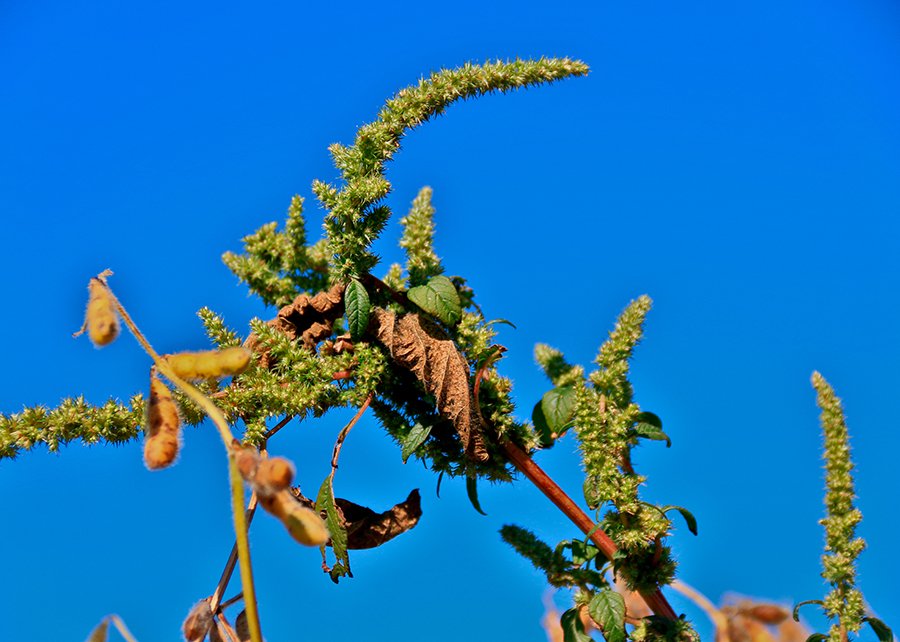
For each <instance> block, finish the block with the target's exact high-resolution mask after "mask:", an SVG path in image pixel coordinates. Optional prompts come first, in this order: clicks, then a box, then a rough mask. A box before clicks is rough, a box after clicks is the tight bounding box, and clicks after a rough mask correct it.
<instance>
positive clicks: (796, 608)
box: [792, 600, 825, 622]
mask: <svg viewBox="0 0 900 642" xmlns="http://www.w3.org/2000/svg"><path fill="white" fill-rule="evenodd" d="M807 604H818V605H819V606H825V603H824V602H823V601H822V600H804V601H803V602H798V603H797V604H796V605H795V606H794V612H793V613H792V615H793V618H794V622H799V621H800V607H801V606H805V605H807Z"/></svg>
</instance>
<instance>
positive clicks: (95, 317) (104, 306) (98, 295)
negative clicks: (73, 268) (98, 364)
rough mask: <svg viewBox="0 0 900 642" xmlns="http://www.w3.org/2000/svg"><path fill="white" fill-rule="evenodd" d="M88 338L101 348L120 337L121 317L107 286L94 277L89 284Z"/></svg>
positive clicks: (86, 320) (86, 315)
mask: <svg viewBox="0 0 900 642" xmlns="http://www.w3.org/2000/svg"><path fill="white" fill-rule="evenodd" d="M85 325H87V330H88V336H90V338H91V341H92V342H93V343H94V345H95V346H97V347H98V348H101V347H103V346H105V345H109V344H110V343H112V342H113V341H114V340H115V338H116V337H117V336H119V315H118V314H116V308H115V305H114V304H113V298H112V294H110V292H109V290H108V289H107V288H106V284H105V283H104V282H103V281H101V280H100V279H98V278H97V277H94V278H92V279H91V281H90V283H89V284H88V306H87V313H86V314H85Z"/></svg>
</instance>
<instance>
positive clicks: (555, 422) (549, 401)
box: [541, 386, 577, 435]
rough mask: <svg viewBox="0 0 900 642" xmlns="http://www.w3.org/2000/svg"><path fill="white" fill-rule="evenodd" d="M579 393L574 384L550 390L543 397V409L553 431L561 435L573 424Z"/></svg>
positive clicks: (548, 424)
mask: <svg viewBox="0 0 900 642" xmlns="http://www.w3.org/2000/svg"><path fill="white" fill-rule="evenodd" d="M576 397H577V393H576V392H575V388H573V387H572V386H561V387H559V388H553V389H552V390H548V391H547V392H546V393H545V394H544V396H543V398H542V399H541V410H542V411H543V413H544V419H545V420H546V421H547V426H548V427H549V428H550V431H551V432H554V433H556V434H557V435H560V434H562V433H564V432H565V431H566V429H567V428H569V426H571V425H572V418H573V417H574V416H575V401H576Z"/></svg>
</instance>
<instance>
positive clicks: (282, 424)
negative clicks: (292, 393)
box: [263, 415, 294, 449]
mask: <svg viewBox="0 0 900 642" xmlns="http://www.w3.org/2000/svg"><path fill="white" fill-rule="evenodd" d="M293 418H294V415H288V416H287V417H285V418H284V419H282V420H281V421H279V422H278V423H277V424H275V425H274V426H272V427H271V428H269V430H268V431H266V434H265V435H263V440H264V441H268V440H269V438H270V437H271V436H272V435H274V434H275V433H277V432H278V431H279V430H281V429H282V428H284V427H285V426H287V425H288V423H290V421H291V419H293ZM263 449H265V447H263Z"/></svg>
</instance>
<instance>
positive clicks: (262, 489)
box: [254, 457, 294, 497]
mask: <svg viewBox="0 0 900 642" xmlns="http://www.w3.org/2000/svg"><path fill="white" fill-rule="evenodd" d="M292 481H294V466H293V464H291V462H289V461H288V460H287V459H285V458H284V457H271V458H269V459H264V460H263V461H261V462H260V463H259V467H258V468H257V469H256V479H255V480H254V488H255V489H256V492H257V494H258V495H259V496H260V497H263V496H269V495H274V494H275V493H278V492H280V491H282V490H287V489H288V488H289V487H290V485H291V482H292Z"/></svg>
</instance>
